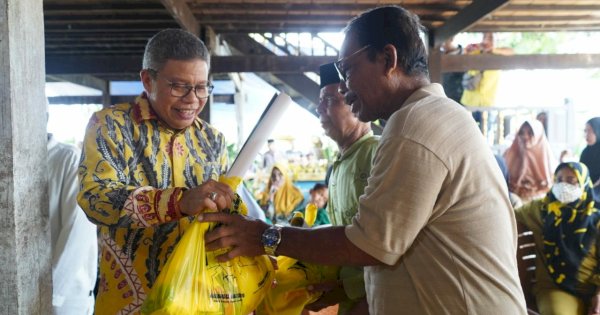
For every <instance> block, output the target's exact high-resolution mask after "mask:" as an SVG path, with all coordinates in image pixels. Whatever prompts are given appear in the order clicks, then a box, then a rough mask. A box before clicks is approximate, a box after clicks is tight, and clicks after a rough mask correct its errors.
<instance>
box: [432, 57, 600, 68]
mask: <svg viewBox="0 0 600 315" xmlns="http://www.w3.org/2000/svg"><path fill="white" fill-rule="evenodd" d="M575 68H600V54H548V55H512V56H501V55H491V54H484V55H443V56H442V71H443V72H460V71H467V70H494V69H495V70H515V69H532V70H533V69H575Z"/></svg>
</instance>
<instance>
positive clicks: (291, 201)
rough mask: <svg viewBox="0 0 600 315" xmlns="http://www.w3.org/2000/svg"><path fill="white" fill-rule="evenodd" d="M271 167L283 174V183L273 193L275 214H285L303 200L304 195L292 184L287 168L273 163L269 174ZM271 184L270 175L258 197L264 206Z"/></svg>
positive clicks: (267, 199)
mask: <svg viewBox="0 0 600 315" xmlns="http://www.w3.org/2000/svg"><path fill="white" fill-rule="evenodd" d="M273 169H278V170H279V171H280V172H281V173H282V174H283V185H282V186H281V187H279V189H278V190H277V192H276V193H275V197H274V198H273V199H274V200H273V206H274V207H275V214H276V215H278V214H283V215H285V216H287V215H288V214H290V213H291V212H292V211H294V209H296V207H298V205H299V204H300V203H301V202H302V201H303V200H304V196H303V195H302V192H301V191H300V189H298V187H296V186H294V184H293V183H292V181H291V179H290V178H289V171H288V168H287V167H286V166H285V165H284V164H281V163H276V164H275V165H273V168H272V169H271V172H270V173H269V174H272V173H273ZM272 184H273V183H272V182H271V176H269V182H268V184H267V187H265V190H264V191H263V193H262V197H261V199H260V204H261V206H264V205H266V204H267V203H268V202H269V193H270V191H271V186H272Z"/></svg>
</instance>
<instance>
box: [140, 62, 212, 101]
mask: <svg viewBox="0 0 600 315" xmlns="http://www.w3.org/2000/svg"><path fill="white" fill-rule="evenodd" d="M146 70H147V71H148V72H150V73H151V74H153V75H152V76H153V77H155V78H156V77H157V75H158V70H154V69H150V68H148V69H146ZM163 79H164V80H165V81H167V83H169V88H170V92H171V96H173V97H179V98H185V97H186V96H188V95H189V94H190V92H191V91H192V90H194V96H196V98H197V99H199V100H205V99H207V98H209V97H210V94H211V93H212V91H213V89H214V88H215V86H214V85H212V84H211V83H210V82H206V85H204V86H202V85H197V86H191V85H189V84H182V83H176V82H172V81H171V80H168V79H167V78H163ZM173 88H184V89H186V90H187V92H185V93H183V95H175V94H173ZM198 88H205V89H207V91H208V93H207V94H206V96H198Z"/></svg>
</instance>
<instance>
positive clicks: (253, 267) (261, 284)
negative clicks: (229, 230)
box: [142, 176, 274, 315]
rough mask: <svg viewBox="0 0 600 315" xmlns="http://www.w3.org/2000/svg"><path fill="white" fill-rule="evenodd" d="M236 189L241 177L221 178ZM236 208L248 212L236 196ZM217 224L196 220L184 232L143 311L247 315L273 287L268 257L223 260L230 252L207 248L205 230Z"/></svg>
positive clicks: (161, 314) (167, 314)
mask: <svg viewBox="0 0 600 315" xmlns="http://www.w3.org/2000/svg"><path fill="white" fill-rule="evenodd" d="M219 181H220V182H222V183H225V184H227V185H229V186H230V187H231V189H232V190H233V191H235V190H236V188H237V185H238V184H239V183H240V181H241V180H240V179H239V178H225V177H223V176H222V177H221V178H219ZM230 211H231V212H235V213H239V214H244V215H245V214H246V213H247V208H246V205H245V204H244V203H243V202H242V201H241V199H240V198H239V196H237V195H236V198H235V200H234V206H233V209H230ZM215 227H217V223H201V222H198V221H195V222H194V223H192V224H191V226H190V227H189V228H188V230H187V231H186V232H185V234H184V235H183V237H182V238H181V240H180V241H179V243H178V244H177V246H176V247H175V249H174V250H173V253H172V254H171V256H170V257H169V259H168V261H167V263H166V264H165V266H164V267H163V269H162V270H161V272H160V274H159V276H158V278H157V279H156V282H155V283H154V285H153V286H152V289H151V290H150V293H149V294H148V296H147V298H146V300H145V301H144V304H143V305H142V314H152V315H247V314H249V313H251V312H252V311H253V310H254V309H255V308H256V307H257V306H258V304H259V303H260V302H261V300H262V299H263V297H264V296H265V294H266V293H267V291H268V290H269V289H271V286H272V282H273V279H274V270H273V265H272V263H271V262H270V261H269V258H268V257H267V256H257V257H237V258H234V259H232V260H230V261H228V262H224V263H220V262H218V261H217V260H216V257H217V256H219V255H220V254H222V253H224V252H226V251H227V249H223V250H217V251H212V252H209V251H205V247H204V233H205V232H207V231H210V230H212V229H214V228H215Z"/></svg>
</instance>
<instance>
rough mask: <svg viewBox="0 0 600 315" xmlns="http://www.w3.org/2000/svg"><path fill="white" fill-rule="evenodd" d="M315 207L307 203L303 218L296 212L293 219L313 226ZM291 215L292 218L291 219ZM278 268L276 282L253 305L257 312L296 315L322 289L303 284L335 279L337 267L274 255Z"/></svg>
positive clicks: (267, 314) (269, 314)
mask: <svg viewBox="0 0 600 315" xmlns="http://www.w3.org/2000/svg"><path fill="white" fill-rule="evenodd" d="M316 211H317V207H316V206H315V205H314V204H311V203H309V204H308V205H307V206H306V209H305V213H306V220H303V218H302V213H300V212H296V214H295V218H294V219H296V222H298V224H299V225H300V226H303V225H304V223H306V225H307V226H309V227H310V226H312V225H313V224H314V222H315V219H316ZM294 219H293V220H294ZM277 266H278V269H277V271H276V272H275V279H276V281H277V286H276V287H275V288H273V289H271V290H270V291H269V292H268V293H267V296H265V298H264V300H263V301H262V303H261V304H260V305H259V306H258V308H257V309H256V315H298V314H300V313H302V310H303V309H304V306H306V305H307V304H310V303H313V302H315V301H316V300H318V299H319V298H320V297H321V295H322V293H317V292H315V293H310V292H308V290H306V287H307V286H308V285H310V284H315V283H321V282H326V281H333V280H337V277H338V273H339V270H340V267H338V266H326V265H317V264H310V263H304V262H300V261H298V260H297V259H294V258H290V257H286V256H279V257H277Z"/></svg>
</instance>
